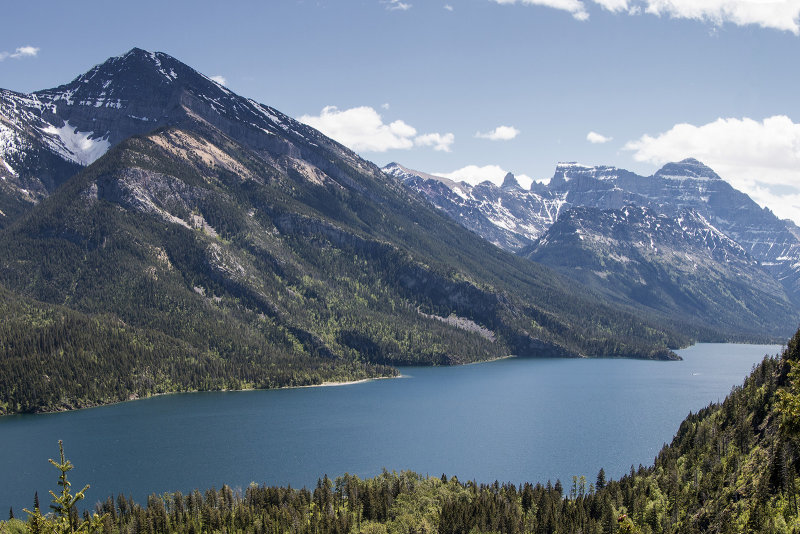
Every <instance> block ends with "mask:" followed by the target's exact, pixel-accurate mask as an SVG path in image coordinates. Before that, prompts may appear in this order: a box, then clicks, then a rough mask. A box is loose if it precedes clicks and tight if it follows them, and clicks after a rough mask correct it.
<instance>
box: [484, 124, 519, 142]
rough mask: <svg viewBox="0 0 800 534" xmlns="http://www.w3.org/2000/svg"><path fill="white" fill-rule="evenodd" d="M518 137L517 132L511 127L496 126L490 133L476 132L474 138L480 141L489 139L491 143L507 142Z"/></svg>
mask: <svg viewBox="0 0 800 534" xmlns="http://www.w3.org/2000/svg"><path fill="white" fill-rule="evenodd" d="M518 135H519V130H517V129H516V128H514V127H513V126H498V127H497V128H495V129H494V130H492V131H491V132H486V133H481V132H477V133H476V134H475V137H479V138H481V139H491V140H492V141H509V140H511V139H514V138H515V137H516V136H518Z"/></svg>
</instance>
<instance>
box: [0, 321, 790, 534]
mask: <svg viewBox="0 0 800 534" xmlns="http://www.w3.org/2000/svg"><path fill="white" fill-rule="evenodd" d="M51 462H52V463H53V464H54V465H55V466H56V467H57V468H58V469H59V471H60V472H61V478H60V479H59V480H60V481H59V484H60V486H61V488H62V490H61V493H60V494H56V493H52V496H53V502H54V511H53V512H52V513H49V514H47V515H43V514H42V513H41V511H39V510H38V500H37V504H35V507H36V508H35V509H34V510H33V511H32V512H28V514H27V515H28V517H27V518H25V519H19V518H16V519H9V520H8V521H6V522H0V532H2V533H3V534H28V533H31V534H44V533H53V534H75V533H78V532H81V533H86V534H92V533H103V534H122V533H126V534H173V533H175V534H199V533H206V532H208V533H224V534H233V533H245V532H247V533H255V534H264V533H271V534H278V533H288V532H292V533H308V534H345V533H367V534H411V533H431V532H438V533H440V534H462V533H463V534H467V533H471V532H504V533H523V532H526V533H527V532H530V533H567V532H581V533H616V532H640V533H642V534H651V533H692V532H721V533H728V532H730V533H734V532H753V533H762V532H763V533H779V532H786V533H790V532H798V531H800V502H799V501H798V487H799V486H800V484H799V483H800V480H798V468H800V332H798V333H797V334H795V336H794V338H793V339H792V340H791V341H790V342H789V344H788V347H787V349H786V350H785V351H784V353H783V354H782V355H781V356H779V357H773V358H766V359H765V360H764V361H763V362H762V363H761V364H760V365H758V366H757V367H755V368H754V370H753V372H752V374H751V375H750V376H749V377H748V378H747V380H746V381H745V382H744V384H743V385H742V386H739V387H736V388H734V390H733V391H732V392H731V394H730V395H729V396H728V398H726V399H725V401H724V402H722V403H721V404H712V405H710V406H708V407H707V408H705V409H703V410H701V411H700V412H698V413H697V414H690V415H689V417H688V418H687V419H686V420H685V421H684V422H683V423H682V424H681V426H680V429H679V430H678V433H677V434H676V436H675V438H674V440H673V442H672V444H670V445H668V446H665V447H664V449H663V450H662V451H661V453H660V454H659V455H658V457H657V458H656V460H655V463H654V465H653V466H650V467H643V466H640V467H639V468H638V470H637V469H634V468H633V467H632V468H631V472H630V474H628V475H626V476H624V477H622V478H621V479H620V480H618V481H613V480H606V478H605V474H604V472H603V471H602V470H601V471H600V473H598V475H597V477H596V479H593V482H592V483H588V484H587V480H586V478H585V477H580V478H578V477H574V478H573V480H572V483H571V484H570V485H569V487H568V488H564V487H563V485H562V483H561V482H560V481H557V482H556V483H555V484H551V483H550V482H547V483H546V484H541V483H537V484H530V483H526V484H523V485H520V486H516V485H514V484H500V483H498V482H494V483H493V484H477V483H475V482H472V481H468V482H463V481H459V480H458V479H457V478H456V477H452V478H448V477H446V476H445V475H442V476H441V477H424V476H421V475H418V474H415V473H411V472H402V473H389V472H384V473H382V474H381V475H379V476H377V477H375V478H372V479H367V480H362V479H359V478H358V477H355V476H351V475H345V476H343V477H339V478H337V479H336V480H331V479H329V478H328V477H327V476H326V477H324V478H323V479H321V480H320V481H319V482H318V483H317V486H316V487H315V488H313V489H312V490H309V489H305V488H303V489H299V490H298V489H292V488H281V487H266V486H256V485H251V486H250V487H248V488H246V489H245V490H244V491H234V490H232V489H231V488H230V487H228V486H223V487H222V488H221V489H219V490H216V489H209V490H207V491H205V492H204V493H201V492H200V491H198V490H195V491H193V492H191V493H190V494H188V495H182V494H181V493H179V492H176V493H172V494H165V495H151V496H150V497H148V499H147V502H146V503H143V504H138V503H135V502H133V501H132V500H131V499H130V498H127V497H125V496H124V495H123V494H119V495H118V496H116V498H115V497H113V496H111V497H108V498H107V499H106V500H105V501H102V502H98V503H97V504H96V505H95V510H94V513H93V514H92V515H90V513H89V512H88V511H84V512H83V515H82V516H81V515H80V514H79V512H78V510H77V508H76V507H75V503H76V502H77V500H78V498H77V495H83V492H79V493H78V494H74V495H73V494H71V493H69V486H68V485H65V484H64V483H65V482H66V471H67V470H69V469H71V464H68V462H67V461H66V460H64V458H63V456H62V458H61V461H60V462H55V461H52V460H51ZM67 467H68V468H69V469H67ZM65 488H66V490H65ZM65 491H66V492H65ZM64 503H67V504H69V505H68V506H67V505H65V504H64ZM70 503H71V504H70ZM10 515H13V510H12V511H11V514H10Z"/></svg>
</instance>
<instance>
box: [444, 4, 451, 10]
mask: <svg viewBox="0 0 800 534" xmlns="http://www.w3.org/2000/svg"><path fill="white" fill-rule="evenodd" d="M444 8H445V9H446V10H447V11H453V6H451V5H450V4H445V5H444Z"/></svg>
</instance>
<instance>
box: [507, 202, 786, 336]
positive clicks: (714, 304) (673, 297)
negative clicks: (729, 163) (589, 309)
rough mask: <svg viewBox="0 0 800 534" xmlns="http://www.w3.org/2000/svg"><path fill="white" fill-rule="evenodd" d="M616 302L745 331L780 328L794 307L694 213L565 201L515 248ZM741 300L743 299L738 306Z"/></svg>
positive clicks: (754, 264)
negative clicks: (541, 229)
mask: <svg viewBox="0 0 800 534" xmlns="http://www.w3.org/2000/svg"><path fill="white" fill-rule="evenodd" d="M520 254H521V255H523V256H525V257H527V258H530V259H532V260H534V261H537V262H540V263H543V264H545V265H549V266H551V267H554V268H556V269H557V270H559V271H560V272H562V273H564V274H566V275H569V276H572V277H574V278H577V279H578V280H580V281H581V282H582V283H584V284H587V285H589V286H590V287H593V288H595V289H597V290H598V291H603V292H605V293H607V294H608V295H609V296H610V297H611V298H616V299H618V300H619V301H621V302H625V303H629V304H635V305H641V306H643V307H646V308H648V309H653V310H657V311H659V312H662V313H664V314H666V315H669V316H680V315H688V316H692V317H697V318H698V319H701V320H703V321H705V322H707V323H709V324H711V325H714V326H715V327H718V328H722V329H724V328H730V327H731V325H735V326H736V327H737V328H738V329H739V330H740V332H742V333H745V334H746V335H759V334H764V333H769V334H772V335H776V336H777V335H780V334H781V333H782V332H786V331H787V330H790V329H791V328H793V327H796V325H797V319H798V316H797V313H796V311H795V310H794V307H793V306H792V303H791V302H790V301H789V300H788V299H787V298H786V295H785V292H784V290H783V288H782V287H781V285H780V283H778V282H777V281H776V280H774V279H773V278H772V277H770V276H768V275H767V274H766V273H765V272H764V270H763V268H762V267H761V265H760V264H759V263H758V262H757V261H756V260H755V259H754V258H753V257H752V256H751V255H750V254H749V253H747V252H746V251H745V250H744V249H743V248H742V246H741V245H739V244H738V243H736V242H735V241H733V240H732V239H731V238H729V237H728V236H726V235H725V234H723V233H722V232H720V231H719V230H717V229H716V228H715V227H714V226H712V225H711V224H710V223H709V222H708V221H707V220H706V219H705V218H704V217H703V216H702V215H700V214H698V213H697V212H695V211H693V210H689V209H686V210H684V211H682V212H681V213H679V214H678V216H677V217H676V218H672V217H669V216H667V215H663V214H658V213H656V212H655V211H653V210H652V209H650V208H641V207H637V206H626V207H624V208H622V209H619V210H614V209H612V210H601V209H599V208H589V207H575V208H571V209H569V210H567V211H565V212H564V213H562V214H561V216H560V217H559V218H558V220H557V221H556V222H555V223H554V224H553V225H552V226H551V227H550V228H549V229H548V230H547V231H546V232H545V233H544V234H543V235H542V236H541V237H540V238H539V239H538V240H537V241H536V243H535V244H534V245H532V246H530V247H528V248H527V249H524V250H522V251H521V252H520ZM742 303H747V306H742Z"/></svg>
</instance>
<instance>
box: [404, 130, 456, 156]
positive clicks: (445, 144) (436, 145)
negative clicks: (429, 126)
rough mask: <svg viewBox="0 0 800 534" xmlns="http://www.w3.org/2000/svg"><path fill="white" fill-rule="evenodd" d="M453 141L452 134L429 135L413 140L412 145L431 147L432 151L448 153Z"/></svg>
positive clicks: (454, 137)
mask: <svg viewBox="0 0 800 534" xmlns="http://www.w3.org/2000/svg"><path fill="white" fill-rule="evenodd" d="M455 140H456V136H455V135H453V134H452V133H446V134H440V133H429V134H424V135H420V136H417V137H416V138H414V144H415V145H417V146H432V147H433V149H434V150H439V151H441V152H450V147H451V146H452V145H453V143H454V142H455Z"/></svg>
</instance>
